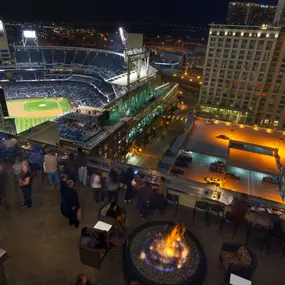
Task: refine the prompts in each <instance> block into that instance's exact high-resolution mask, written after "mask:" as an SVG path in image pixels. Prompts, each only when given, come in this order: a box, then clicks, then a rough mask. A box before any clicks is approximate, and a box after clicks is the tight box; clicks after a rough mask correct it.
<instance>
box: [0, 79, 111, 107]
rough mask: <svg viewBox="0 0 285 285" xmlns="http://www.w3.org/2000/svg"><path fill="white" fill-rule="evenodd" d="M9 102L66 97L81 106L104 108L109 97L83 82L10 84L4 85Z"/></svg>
mask: <svg viewBox="0 0 285 285" xmlns="http://www.w3.org/2000/svg"><path fill="white" fill-rule="evenodd" d="M2 87H3V88H4V91H5V96H6V99H7V100H11V99H22V98H32V97H39V98H41V97H66V98H70V99H71V100H72V101H75V102H78V103H79V104H82V105H86V106H91V107H103V106H104V105H105V104H106V103H107V97H105V96H104V95H102V94H101V93H100V92H99V91H98V90H97V89H95V88H94V87H93V86H91V85H89V84H85V83H81V82H70V81H47V82H31V83H27V82H17V83H15V82H8V83H3V84H2Z"/></svg>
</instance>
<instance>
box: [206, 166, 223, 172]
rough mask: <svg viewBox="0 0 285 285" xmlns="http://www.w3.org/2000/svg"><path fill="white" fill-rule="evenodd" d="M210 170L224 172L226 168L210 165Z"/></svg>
mask: <svg viewBox="0 0 285 285" xmlns="http://www.w3.org/2000/svg"><path fill="white" fill-rule="evenodd" d="M209 170H210V171H212V172H217V173H223V172H224V169H222V168H221V167H215V166H213V165H211V166H210V168H209Z"/></svg>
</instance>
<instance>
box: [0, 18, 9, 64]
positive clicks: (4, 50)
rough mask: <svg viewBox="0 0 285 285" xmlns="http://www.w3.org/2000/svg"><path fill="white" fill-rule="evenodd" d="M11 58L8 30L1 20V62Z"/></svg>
mask: <svg viewBox="0 0 285 285" xmlns="http://www.w3.org/2000/svg"><path fill="white" fill-rule="evenodd" d="M9 59H10V51H9V45H8V39H7V35H6V30H5V27H4V24H3V22H2V20H0V64H2V63H3V62H6V61H8V60H9Z"/></svg>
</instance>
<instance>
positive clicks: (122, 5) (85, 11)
mask: <svg viewBox="0 0 285 285" xmlns="http://www.w3.org/2000/svg"><path fill="white" fill-rule="evenodd" d="M276 1H277V0H261V1H259V0H255V1H254V2H261V3H268V4H270V3H276ZM2 2H3V3H1V17H3V18H4V20H10V19H13V20H45V21H48V20H57V21H59V20H67V21H79V22H82V21H86V22H97V21H138V22H166V23H190V24H208V23H210V22H217V23H222V22H224V21H225V18H226V13H227V5H228V2H229V0H171V1H170V0H165V1H157V0H156V1H155V0H128V1H127V0H117V1H114V0H104V1H102V0H99V1H98V0H80V1H79V0H76V1H75V0H69V1H67V0H57V1H55V0H47V1H35V0H28V1H23V0H13V1H11V0H6V1H2ZM245 2H247V1H245Z"/></svg>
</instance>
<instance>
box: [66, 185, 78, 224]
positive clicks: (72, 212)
mask: <svg viewBox="0 0 285 285" xmlns="http://www.w3.org/2000/svg"><path fill="white" fill-rule="evenodd" d="M67 187H68V188H67V191H66V192H65V193H64V196H63V198H64V200H65V202H66V206H67V212H68V219H69V224H70V225H71V226H73V225H74V226H75V227H76V228H78V227H79V220H78V218H77V211H78V210H79V209H80V205H79V201H78V196H77V192H76V190H75V184H74V181H73V180H69V181H68V182H67Z"/></svg>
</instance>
